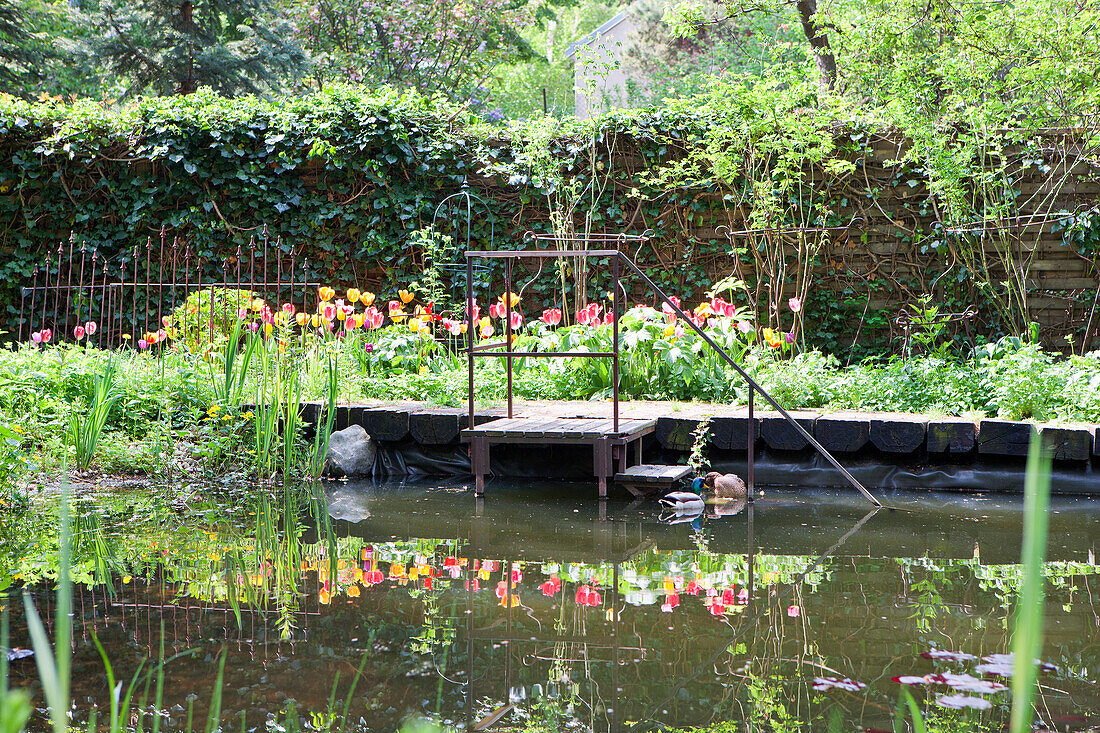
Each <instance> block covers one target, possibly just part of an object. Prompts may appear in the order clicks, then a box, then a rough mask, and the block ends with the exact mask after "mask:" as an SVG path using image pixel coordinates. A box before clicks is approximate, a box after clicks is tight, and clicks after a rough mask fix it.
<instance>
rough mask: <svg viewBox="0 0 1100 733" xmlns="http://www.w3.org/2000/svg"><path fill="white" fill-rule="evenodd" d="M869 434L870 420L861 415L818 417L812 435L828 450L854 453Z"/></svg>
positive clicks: (862, 444) (865, 443)
mask: <svg viewBox="0 0 1100 733" xmlns="http://www.w3.org/2000/svg"><path fill="white" fill-rule="evenodd" d="M870 436H871V421H870V420H868V419H867V418H866V417H861V416H859V417H857V416H841V415H838V416H835V417H819V418H818V419H817V423H816V424H815V425H814V437H815V438H817V442H819V443H821V445H822V446H823V447H824V448H825V450H827V451H830V452H836V453H855V452H856V451H858V450H860V449H861V448H863V446H865V445H867V441H868V440H869V439H870Z"/></svg>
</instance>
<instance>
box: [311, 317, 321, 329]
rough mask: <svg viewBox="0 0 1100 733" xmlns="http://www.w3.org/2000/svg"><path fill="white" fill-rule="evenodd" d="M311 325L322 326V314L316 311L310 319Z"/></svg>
mask: <svg viewBox="0 0 1100 733" xmlns="http://www.w3.org/2000/svg"><path fill="white" fill-rule="evenodd" d="M309 325H311V326H313V327H314V328H320V327H321V316H319V315H317V314H316V313H314V314H313V315H312V316H311V317H310V319H309Z"/></svg>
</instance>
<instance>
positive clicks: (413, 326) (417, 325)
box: [409, 318, 428, 333]
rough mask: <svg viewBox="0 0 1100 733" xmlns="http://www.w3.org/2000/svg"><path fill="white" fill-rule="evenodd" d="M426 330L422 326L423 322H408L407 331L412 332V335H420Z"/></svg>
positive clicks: (414, 320) (415, 320)
mask: <svg viewBox="0 0 1100 733" xmlns="http://www.w3.org/2000/svg"><path fill="white" fill-rule="evenodd" d="M427 328H428V327H427V326H425V325H424V324H423V322H421V321H420V320H419V319H417V318H413V319H412V320H410V321H409V330H410V331H412V332H413V333H420V332H421V331H425V330H427Z"/></svg>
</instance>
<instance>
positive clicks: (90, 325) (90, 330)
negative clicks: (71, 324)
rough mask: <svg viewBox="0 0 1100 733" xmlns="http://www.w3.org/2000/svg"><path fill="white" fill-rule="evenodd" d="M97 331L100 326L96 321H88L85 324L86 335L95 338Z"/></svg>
mask: <svg viewBox="0 0 1100 733" xmlns="http://www.w3.org/2000/svg"><path fill="white" fill-rule="evenodd" d="M97 330H99V325H98V324H96V322H95V321H88V322H87V323H85V324H84V333H86V334H88V335H89V336H94V335H95V332H96V331H97Z"/></svg>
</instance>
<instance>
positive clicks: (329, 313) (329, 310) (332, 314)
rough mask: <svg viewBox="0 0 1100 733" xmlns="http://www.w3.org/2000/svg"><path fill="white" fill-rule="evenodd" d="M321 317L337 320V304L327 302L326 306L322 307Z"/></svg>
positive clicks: (327, 319)
mask: <svg viewBox="0 0 1100 733" xmlns="http://www.w3.org/2000/svg"><path fill="white" fill-rule="evenodd" d="M321 317H322V318H324V319H325V320H326V321H332V320H335V319H336V306H334V305H332V304H331V303H325V305H324V307H323V308H321Z"/></svg>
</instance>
